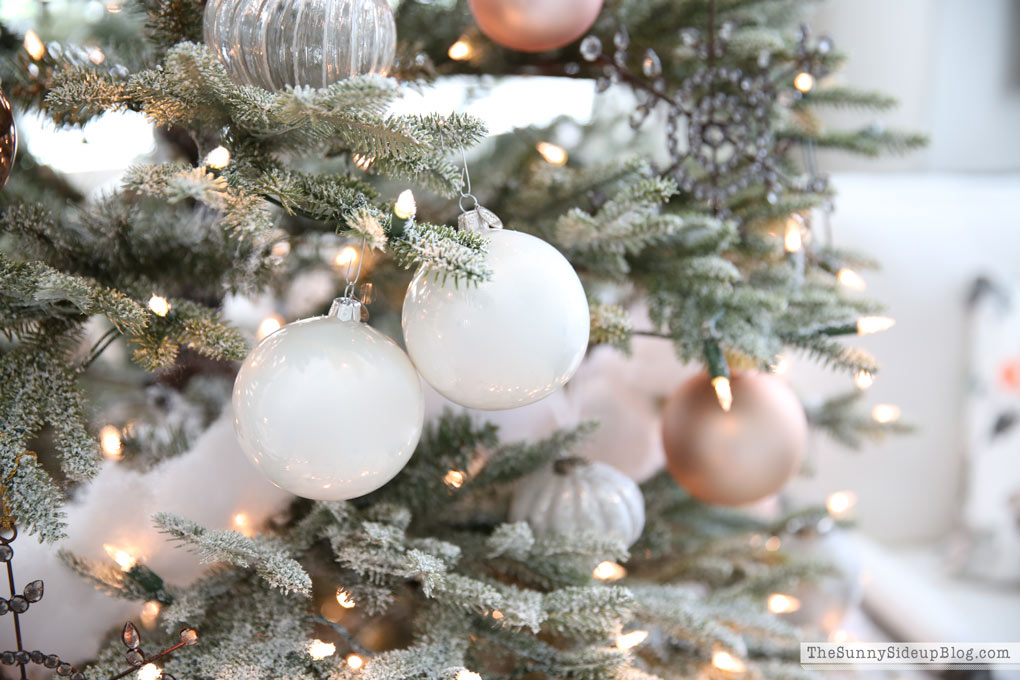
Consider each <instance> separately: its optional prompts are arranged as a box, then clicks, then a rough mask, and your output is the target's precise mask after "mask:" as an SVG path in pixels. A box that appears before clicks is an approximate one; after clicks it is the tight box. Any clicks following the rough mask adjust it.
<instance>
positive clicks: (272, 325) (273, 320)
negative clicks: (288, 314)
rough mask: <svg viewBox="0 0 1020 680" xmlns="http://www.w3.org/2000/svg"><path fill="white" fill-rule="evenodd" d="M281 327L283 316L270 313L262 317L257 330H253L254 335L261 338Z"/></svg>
mask: <svg viewBox="0 0 1020 680" xmlns="http://www.w3.org/2000/svg"><path fill="white" fill-rule="evenodd" d="M281 328H283V317H281V316H280V315H279V314H270V315H269V316H267V317H266V318H264V319H262V321H261V323H259V327H258V330H256V331H255V336H256V337H257V338H258V339H259V340H261V339H263V338H266V337H269V336H270V335H272V334H273V333H275V332H276V331H278V330H280V329H281Z"/></svg>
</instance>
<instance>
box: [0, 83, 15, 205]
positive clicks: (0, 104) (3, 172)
mask: <svg viewBox="0 0 1020 680" xmlns="http://www.w3.org/2000/svg"><path fill="white" fill-rule="evenodd" d="M17 153H18V131H17V128H16V127H15V125H14V112H13V111H12V110H11V100H10V99H8V98H7V93H6V92H4V91H3V90H0V187H3V186H4V185H5V184H7V180H8V179H10V177H11V170H12V169H13V168H14V156H15V155H16V154H17Z"/></svg>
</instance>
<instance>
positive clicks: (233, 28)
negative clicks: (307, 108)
mask: <svg viewBox="0 0 1020 680" xmlns="http://www.w3.org/2000/svg"><path fill="white" fill-rule="evenodd" d="M202 27H203V36H204V39H205V43H206V45H207V46H208V47H209V49H210V50H212V51H213V53H214V54H216V56H217V58H219V60H220V62H221V63H222V64H223V66H224V67H225V68H226V70H227V73H228V74H229V75H230V77H231V78H233V79H234V80H235V81H237V82H239V83H241V84H245V85H255V86H258V87H262V88H265V89H267V90H282V89H284V88H285V87H287V86H294V87H298V86H304V87H314V88H319V87H326V86H327V85H331V84H332V83H335V82H337V81H339V80H342V79H344V78H349V77H351V76H357V75H367V74H371V73H375V74H379V75H386V74H387V73H388V72H389V70H390V68H391V67H392V66H393V61H394V58H395V55H396V42H397V26H396V23H395V21H394V20H393V12H392V11H391V10H390V6H389V4H388V3H387V2H386V0H209V2H207V3H206V6H205V18H204V21H203V24H202Z"/></svg>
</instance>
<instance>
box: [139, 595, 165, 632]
mask: <svg viewBox="0 0 1020 680" xmlns="http://www.w3.org/2000/svg"><path fill="white" fill-rule="evenodd" d="M159 610H160V606H159V602H156V601H155V600H149V601H148V602H146V603H145V604H144V605H142V613H141V619H142V625H143V626H145V627H146V628H152V626H153V625H155V623H156V619H157V618H158V617H159Z"/></svg>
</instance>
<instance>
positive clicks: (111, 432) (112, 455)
mask: <svg viewBox="0 0 1020 680" xmlns="http://www.w3.org/2000/svg"><path fill="white" fill-rule="evenodd" d="M99 446H100V448H101V449H103V456H104V457H105V458H109V459H110V460H120V458H121V456H123V455H124V446H123V444H122V442H121V440H120V430H118V429H117V428H116V427H114V426H113V425H106V426H104V427H103V429H101V430H100V431H99Z"/></svg>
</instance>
